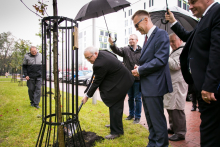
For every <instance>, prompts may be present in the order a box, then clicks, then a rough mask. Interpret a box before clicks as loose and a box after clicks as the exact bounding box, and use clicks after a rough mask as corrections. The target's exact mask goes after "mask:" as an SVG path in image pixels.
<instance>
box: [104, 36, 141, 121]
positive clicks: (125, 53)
mask: <svg viewBox="0 0 220 147" xmlns="http://www.w3.org/2000/svg"><path fill="white" fill-rule="evenodd" d="M108 41H109V43H110V44H111V45H110V48H111V49H112V51H113V52H114V53H115V54H117V55H119V56H121V57H123V63H124V65H125V66H126V67H127V68H128V70H129V71H131V70H132V69H134V65H135V64H137V65H138V62H139V58H140V56H141V47H140V46H139V45H137V42H138V37H137V35H135V34H131V35H130V37H129V45H128V46H125V47H121V48H118V47H117V46H116V45H115V43H114V42H113V40H112V38H111V37H109V39H108ZM128 97H129V98H128V105H129V116H128V117H127V118H126V120H131V119H133V118H135V119H134V121H133V123H134V124H137V123H139V122H140V118H141V108H142V102H141V92H140V77H135V81H134V83H133V85H132V86H131V88H130V89H129V90H128Z"/></svg>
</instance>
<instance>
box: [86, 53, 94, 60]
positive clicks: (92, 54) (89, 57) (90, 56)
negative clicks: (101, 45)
mask: <svg viewBox="0 0 220 147" xmlns="http://www.w3.org/2000/svg"><path fill="white" fill-rule="evenodd" d="M93 55H94V54H92V55H91V56H89V57H85V58H86V59H88V60H89V59H90V58H92V56H93Z"/></svg>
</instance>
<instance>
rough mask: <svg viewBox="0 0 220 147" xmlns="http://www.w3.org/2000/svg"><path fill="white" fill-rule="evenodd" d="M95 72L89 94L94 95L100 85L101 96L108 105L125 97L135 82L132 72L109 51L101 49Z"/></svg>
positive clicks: (94, 67) (94, 66)
mask: <svg viewBox="0 0 220 147" xmlns="http://www.w3.org/2000/svg"><path fill="white" fill-rule="evenodd" d="M93 73H94V75H95V78H94V80H93V83H92V84H91V86H90V88H89V89H88V90H87V95H88V96H89V97H92V95H93V94H94V92H95V91H96V89H97V88H98V87H99V91H100V95H101V98H102V100H103V102H104V103H105V104H106V105H107V106H108V107H111V106H112V105H114V104H115V103H116V102H118V101H119V100H121V99H122V98H125V95H126V93H127V92H128V90H129V88H130V87H131V86H132V84H133V82H134V77H133V76H132V74H131V72H130V71H129V70H128V69H127V68H126V67H125V66H124V65H123V64H122V63H121V62H120V61H119V60H118V59H117V58H116V57H115V56H114V55H113V54H112V53H110V52H108V51H99V54H98V57H97V58H96V60H95V62H94V64H93Z"/></svg>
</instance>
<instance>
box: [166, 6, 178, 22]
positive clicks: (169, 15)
mask: <svg viewBox="0 0 220 147" xmlns="http://www.w3.org/2000/svg"><path fill="white" fill-rule="evenodd" d="M168 12H169V14H167V12H166V13H165V19H166V20H168V21H169V22H170V23H174V22H175V21H176V19H175V17H174V15H173V13H172V12H171V11H170V10H169V9H168Z"/></svg>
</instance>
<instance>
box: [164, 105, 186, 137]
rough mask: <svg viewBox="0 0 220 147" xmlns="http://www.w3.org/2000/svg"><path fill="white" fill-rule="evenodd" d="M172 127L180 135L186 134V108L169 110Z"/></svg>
mask: <svg viewBox="0 0 220 147" xmlns="http://www.w3.org/2000/svg"><path fill="white" fill-rule="evenodd" d="M167 112H168V114H169V124H170V129H171V130H172V131H173V132H174V134H177V135H178V136H179V137H185V135H186V116H185V112H184V110H177V109H174V110H168V109H167Z"/></svg>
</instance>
